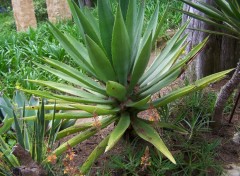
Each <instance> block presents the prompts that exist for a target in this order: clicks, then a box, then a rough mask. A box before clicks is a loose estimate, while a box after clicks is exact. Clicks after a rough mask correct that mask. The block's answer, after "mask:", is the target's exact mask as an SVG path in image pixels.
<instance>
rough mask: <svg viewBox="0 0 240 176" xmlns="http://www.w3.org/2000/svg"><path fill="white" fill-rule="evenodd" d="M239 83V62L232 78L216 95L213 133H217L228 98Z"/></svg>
mask: <svg viewBox="0 0 240 176" xmlns="http://www.w3.org/2000/svg"><path fill="white" fill-rule="evenodd" d="M239 83H240V62H239V63H238V64H237V68H236V70H235V72H234V74H233V76H232V78H231V79H230V80H229V81H228V82H227V83H226V84H225V85H224V86H223V87H222V89H221V91H220V93H219V94H218V97H217V101H216V103H215V108H214V113H213V121H214V122H215V123H213V129H214V132H218V131H219V129H220V128H221V125H222V119H223V110H224V107H225V105H226V103H227V100H228V98H229V97H230V96H231V94H232V93H233V91H234V90H235V89H236V88H237V87H238V85H239Z"/></svg>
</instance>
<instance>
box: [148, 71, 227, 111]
mask: <svg viewBox="0 0 240 176" xmlns="http://www.w3.org/2000/svg"><path fill="white" fill-rule="evenodd" d="M231 71H232V69H230V70H226V71H223V72H219V73H216V74H213V75H210V76H207V77H205V78H202V79H200V80H197V81H196V82H195V84H194V85H189V86H186V87H183V88H181V89H178V90H175V91H173V92H171V93H169V94H168V95H166V96H164V97H162V98H159V99H157V100H155V101H153V106H154V107H160V106H162V105H166V104H168V103H170V102H172V101H174V100H176V99H177V98H180V97H182V96H185V95H187V94H189V93H191V92H193V91H197V90H200V89H202V88H204V87H206V86H207V85H208V84H209V83H211V82H214V81H217V80H219V79H222V78H223V77H225V76H226V74H227V73H229V72H231ZM149 106H150V105H149ZM145 108H146V107H145Z"/></svg>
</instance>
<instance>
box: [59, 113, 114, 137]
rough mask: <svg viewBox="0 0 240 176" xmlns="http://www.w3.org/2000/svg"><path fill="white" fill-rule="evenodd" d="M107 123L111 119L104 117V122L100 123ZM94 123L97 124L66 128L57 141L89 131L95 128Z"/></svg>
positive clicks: (83, 124) (82, 124)
mask: <svg viewBox="0 0 240 176" xmlns="http://www.w3.org/2000/svg"><path fill="white" fill-rule="evenodd" d="M106 121H109V117H104V118H103V120H100V121H99V122H100V124H104V123H105V122H106ZM94 123H95V122H87V123H81V124H76V125H74V126H71V127H68V128H66V129H64V130H61V131H60V132H59V133H58V134H57V139H61V138H63V137H66V136H69V135H71V134H74V133H77V132H81V131H84V130H86V129H89V128H91V127H93V126H94Z"/></svg>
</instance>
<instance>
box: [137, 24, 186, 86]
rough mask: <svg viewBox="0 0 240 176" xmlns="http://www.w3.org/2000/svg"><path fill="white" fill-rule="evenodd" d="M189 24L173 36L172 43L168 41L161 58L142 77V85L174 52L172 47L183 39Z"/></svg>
mask: <svg viewBox="0 0 240 176" xmlns="http://www.w3.org/2000/svg"><path fill="white" fill-rule="evenodd" d="M188 24H189V22H187V23H186V24H185V25H183V26H182V27H181V28H180V29H179V31H178V32H177V33H176V34H175V35H174V36H173V38H172V39H171V40H170V41H168V43H167V45H166V47H165V48H164V49H163V51H162V52H161V54H160V55H159V57H158V58H157V59H155V60H154V62H153V63H152V65H151V66H150V67H149V68H148V70H147V71H146V72H145V73H144V75H143V76H142V77H141V79H140V81H139V83H142V82H143V81H144V80H146V79H147V78H148V77H149V76H150V75H151V74H152V73H153V72H154V71H155V70H156V69H157V67H158V66H159V65H160V64H161V62H162V60H163V58H165V57H166V56H167V55H168V53H169V52H170V51H171V50H172V47H173V46H174V45H175V43H176V42H177V41H178V40H179V38H180V37H181V35H182V33H183V31H184V30H185V29H186V27H187V25H188Z"/></svg>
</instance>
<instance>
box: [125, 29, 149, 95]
mask: <svg viewBox="0 0 240 176" xmlns="http://www.w3.org/2000/svg"><path fill="white" fill-rule="evenodd" d="M151 49H152V35H151V34H150V35H149V37H148V40H147V41H146V43H145V44H144V46H143V48H142V51H141V53H140V54H139V57H138V58H137V59H136V62H135V64H134V66H133V70H132V75H131V81H130V85H129V88H128V92H131V91H132V89H133V88H134V86H135V85H136V84H137V82H138V81H139V78H140V77H141V76H142V75H143V73H144V71H145V68H146V67H147V64H148V61H149V59H150V55H151Z"/></svg>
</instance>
